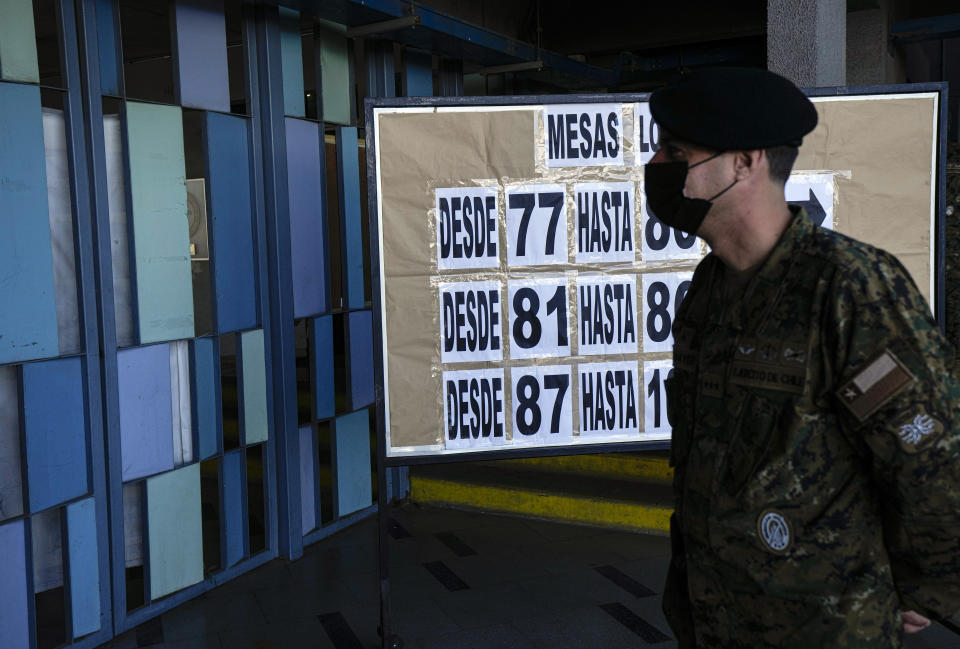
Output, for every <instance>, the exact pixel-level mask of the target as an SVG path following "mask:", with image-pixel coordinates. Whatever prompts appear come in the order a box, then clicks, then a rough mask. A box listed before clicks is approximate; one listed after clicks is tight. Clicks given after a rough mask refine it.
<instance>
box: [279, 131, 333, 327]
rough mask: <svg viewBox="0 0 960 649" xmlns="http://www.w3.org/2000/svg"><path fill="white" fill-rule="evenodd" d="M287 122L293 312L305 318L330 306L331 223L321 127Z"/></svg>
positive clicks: (298, 316) (296, 316) (297, 316)
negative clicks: (326, 210) (327, 212)
mask: <svg viewBox="0 0 960 649" xmlns="http://www.w3.org/2000/svg"><path fill="white" fill-rule="evenodd" d="M285 122H286V127H287V128H286V130H287V189H288V192H289V195H290V261H291V264H292V266H293V315H294V317H295V318H303V317H306V316H310V315H317V314H320V313H323V312H325V311H328V310H329V309H330V307H329V305H330V289H329V282H330V279H329V274H328V272H327V254H326V231H327V224H326V218H325V213H324V205H323V201H322V200H321V198H322V197H321V193H320V182H321V174H320V169H321V167H320V130H319V125H318V124H316V123H314V122H307V121H304V120H299V119H290V118H287V119H286V120H285Z"/></svg>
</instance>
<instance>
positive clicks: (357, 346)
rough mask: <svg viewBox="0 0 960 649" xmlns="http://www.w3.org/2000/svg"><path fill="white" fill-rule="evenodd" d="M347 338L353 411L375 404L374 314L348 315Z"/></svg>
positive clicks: (356, 313)
mask: <svg viewBox="0 0 960 649" xmlns="http://www.w3.org/2000/svg"><path fill="white" fill-rule="evenodd" d="M347 326H348V328H349V331H348V333H347V337H348V338H349V339H350V357H349V358H348V359H347V372H348V374H349V376H350V403H351V404H352V405H351V408H352V409H353V410H357V409H358V408H362V407H364V406H368V405H370V404H371V403H373V400H374V394H373V314H372V313H371V312H370V311H353V312H351V313H349V314H347Z"/></svg>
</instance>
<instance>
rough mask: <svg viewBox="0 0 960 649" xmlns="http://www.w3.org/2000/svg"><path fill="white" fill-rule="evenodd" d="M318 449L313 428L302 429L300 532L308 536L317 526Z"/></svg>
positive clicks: (304, 427)
mask: <svg viewBox="0 0 960 649" xmlns="http://www.w3.org/2000/svg"><path fill="white" fill-rule="evenodd" d="M316 457H317V447H316V443H315V441H314V435H313V426H302V427H301V428H300V532H301V534H306V533H307V532H309V531H310V530H312V529H313V528H315V527H316V526H317V500H316V499H317V475H316V471H314V467H315V466H316V464H315V462H316Z"/></svg>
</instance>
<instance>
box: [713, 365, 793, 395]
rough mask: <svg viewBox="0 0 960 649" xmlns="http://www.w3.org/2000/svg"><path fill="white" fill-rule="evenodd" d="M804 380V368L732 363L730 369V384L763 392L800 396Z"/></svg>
mask: <svg viewBox="0 0 960 649" xmlns="http://www.w3.org/2000/svg"><path fill="white" fill-rule="evenodd" d="M806 378H807V374H806V368H805V367H803V366H796V367H787V366H783V365H767V364H761V363H745V362H743V361H734V362H733V364H732V366H731V367H730V383H732V384H733V385H745V386H747V387H752V388H761V389H763V390H777V391H780V392H793V393H795V394H802V393H803V386H804V383H805V382H806Z"/></svg>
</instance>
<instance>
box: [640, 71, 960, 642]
mask: <svg viewBox="0 0 960 649" xmlns="http://www.w3.org/2000/svg"><path fill="white" fill-rule="evenodd" d="M650 109H651V111H652V113H653V116H654V119H655V120H657V122H658V123H659V125H660V128H661V139H660V145H661V148H660V150H659V152H658V153H657V155H656V156H655V157H654V158H653V160H652V161H651V162H650V164H648V165H647V166H646V170H645V192H646V196H647V201H648V205H649V207H650V209H651V211H652V212H653V213H654V214H656V216H657V217H659V218H660V220H662V221H664V222H665V223H667V224H668V225H671V226H673V227H676V228H679V229H682V230H684V231H686V232H689V233H696V234H698V235H699V236H700V237H702V238H703V239H704V240H706V242H707V243H708V244H709V245H710V248H711V253H710V254H709V255H708V256H707V257H706V258H705V259H704V260H703V262H701V264H700V265H699V266H698V267H697V270H696V273H695V274H694V278H693V283H692V285H691V287H690V290H689V292H688V294H687V297H686V299H685V301H684V302H683V304H682V306H681V308H680V312H679V313H678V317H677V319H676V323H675V325H674V329H673V333H674V340H675V347H674V375H673V377H672V379H671V380H670V381H669V382H668V388H667V389H668V399H669V401H668V403H669V407H670V409H671V412H672V421H673V423H674V427H673V441H672V447H671V463H672V464H673V465H674V467H675V479H674V492H675V497H676V509H675V514H674V516H673V519H672V526H671V535H672V539H673V559H672V562H671V566H670V574H669V577H668V579H667V584H666V588H665V592H664V611H665V612H666V614H667V617H668V619H669V621H670V624H671V626H672V627H673V629H674V631H675V633H676V634H677V637H678V639H679V641H680V646H681V647H682V648H689V647H699V648H701V649H725V648H734V647H737V648H741V647H742V648H749V649H758V648H761V647H776V648H778V649H781V648H784V647H802V648H804V649H807V648H809V647H838V648H839V647H842V648H847V647H850V648H853V647H856V648H866V647H878V648H879V647H883V648H896V647H900V646H902V640H903V633H904V631H906V632H913V631H917V630H919V629H922V628H923V627H924V626H926V625H928V624H929V620H928V619H927V617H926V616H930V617H940V618H949V617H950V616H951V615H953V614H954V613H955V612H956V611H957V609H958V608H960V433H958V432H957V430H956V428H955V425H954V420H955V418H957V417H958V416H960V413H958V407H960V386H958V384H957V382H956V381H955V380H954V378H953V377H952V376H951V374H950V363H951V362H952V358H953V349H952V348H951V346H950V345H949V344H948V343H947V342H946V341H945V340H944V338H943V336H942V335H941V333H940V331H939V329H938V327H937V324H936V322H935V321H934V320H933V318H932V317H931V313H930V308H929V306H928V305H927V303H926V302H925V301H924V299H923V297H922V296H921V295H920V293H919V291H918V290H917V287H916V286H915V285H914V283H913V281H912V280H911V278H910V276H909V275H908V274H907V272H906V270H905V269H904V268H903V266H902V265H901V264H900V263H899V262H898V261H897V260H896V259H895V258H894V257H893V256H892V255H890V254H889V253H886V252H884V251H882V250H879V249H877V248H874V247H872V246H869V245H867V244H864V243H861V242H859V241H855V240H853V239H850V238H848V237H845V236H843V235H840V234H837V233H835V232H832V231H830V230H826V229H823V228H821V227H819V226H817V225H816V224H814V223H813V222H812V221H811V220H810V219H809V218H808V217H807V216H806V215H805V214H804V212H803V211H802V210H799V209H797V208H795V207H790V206H788V205H787V203H786V202H785V200H784V184H785V182H786V180H787V177H788V176H789V173H790V170H791V168H792V165H793V163H794V161H795V159H796V155H797V148H798V147H799V145H800V143H801V140H802V138H803V136H804V135H806V134H807V133H809V132H810V131H812V130H813V128H814V127H815V126H816V123H817V112H816V109H815V108H814V106H813V104H812V103H811V102H810V101H809V100H808V99H807V98H806V97H805V96H804V95H803V93H801V92H800V91H799V90H798V89H797V88H796V87H795V86H794V85H793V84H792V83H790V82H789V81H787V80H785V79H783V78H782V77H779V76H777V75H775V74H772V73H770V72H767V71H765V70H759V69H747V68H741V69H716V70H705V71H701V72H695V73H693V74H691V75H689V76H688V77H687V78H685V79H684V80H682V81H680V82H679V83H677V84H675V85H672V86H669V87H666V88H663V89H660V90H658V91H657V92H655V93H654V94H653V96H652V97H651V100H650Z"/></svg>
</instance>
